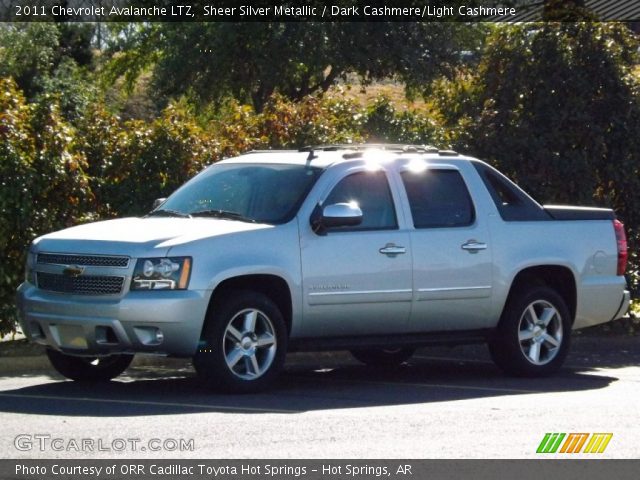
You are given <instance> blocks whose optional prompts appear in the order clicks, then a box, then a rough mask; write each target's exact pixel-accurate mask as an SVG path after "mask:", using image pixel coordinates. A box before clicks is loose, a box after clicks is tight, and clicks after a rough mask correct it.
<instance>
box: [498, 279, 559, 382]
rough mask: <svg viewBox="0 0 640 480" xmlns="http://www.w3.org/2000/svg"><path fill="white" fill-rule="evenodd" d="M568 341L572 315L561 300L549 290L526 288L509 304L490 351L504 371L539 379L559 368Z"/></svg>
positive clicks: (540, 287) (539, 287)
mask: <svg viewBox="0 0 640 480" xmlns="http://www.w3.org/2000/svg"><path fill="white" fill-rule="evenodd" d="M570 339H571V315H570V313H569V309H568V308H567V305H566V303H565V301H564V299H563V298H562V297H561V296H560V295H558V293H556V291H555V290H553V289H551V288H549V287H546V286H537V287H529V288H527V289H526V290H523V291H522V292H519V293H517V294H515V295H514V297H513V298H512V299H510V300H509V301H508V303H507V306H506V307H505V310H504V312H503V315H502V318H501V320H500V324H499V325H498V328H497V330H496V332H495V335H494V337H493V338H492V339H491V341H490V342H489V350H490V352H491V357H492V358H493V360H494V362H495V363H496V365H498V367H500V368H501V369H502V370H504V371H505V372H507V373H509V374H513V375H518V376H529V377H540V376H545V375H549V374H551V373H554V372H556V371H557V370H558V369H560V367H561V366H562V364H563V363H564V360H565V358H566V357H567V354H568V352H569V344H570Z"/></svg>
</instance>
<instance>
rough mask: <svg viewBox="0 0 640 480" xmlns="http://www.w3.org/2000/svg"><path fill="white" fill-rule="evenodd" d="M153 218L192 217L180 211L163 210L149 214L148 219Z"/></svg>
mask: <svg viewBox="0 0 640 480" xmlns="http://www.w3.org/2000/svg"><path fill="white" fill-rule="evenodd" d="M153 216H158V217H160V216H162V217H180V218H191V215H189V214H188V213H182V212H179V211H178V210H170V209H168V208H161V209H160V210H154V211H153V212H149V213H147V217H153Z"/></svg>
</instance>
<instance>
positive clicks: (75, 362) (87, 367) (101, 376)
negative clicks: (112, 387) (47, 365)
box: [47, 348, 133, 382]
mask: <svg viewBox="0 0 640 480" xmlns="http://www.w3.org/2000/svg"><path fill="white" fill-rule="evenodd" d="M47 356H48V357H49V361H50V362H51V365H53V368H55V369H56V370H57V371H58V373H60V374H61V375H63V376H65V377H67V378H70V379H71V380H75V381H77V382H107V381H109V380H111V379H112V378H115V377H117V376H118V375H120V374H121V373H122V372H124V371H125V370H126V369H127V367H128V366H129V365H130V364H131V361H132V360H133V355H125V354H120V355H110V356H108V357H93V358H91V357H76V356H74V355H66V354H64V353H61V352H58V351H57V350H53V349H51V348H48V349H47Z"/></svg>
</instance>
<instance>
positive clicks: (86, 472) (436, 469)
mask: <svg viewBox="0 0 640 480" xmlns="http://www.w3.org/2000/svg"><path fill="white" fill-rule="evenodd" d="M638 472H640V460H595V459H593V460H591V459H577V460H573V459H566V460H559V459H533V460H166V459H165V460H146V459H145V460H135V459H134V460H121V459H120V460H0V479H2V480H9V479H19V480H31V479H43V480H44V479H60V480H75V479H109V480H116V479H123V480H125V479H126V480H129V479H136V480H147V479H154V480H162V479H172V480H174V479H176V480H177V479H189V480H205V479H206V480H212V479H217V480H227V479H238V480H240V479H249V480H253V479H255V480H259V479H260V480H262V479H269V478H272V479H281V480H289V479H305V480H320V479H323V480H325V479H326V480H329V479H330V480H341V479H360V480H374V479H379V478H388V479H392V480H409V479H411V480H417V479H430V480H439V479H452V480H453V479H455V480H459V479H467V478H468V479H477V480H484V479H487V480H502V479H517V480H529V479H531V480H540V478H547V479H554V480H571V479H580V480H589V479H603V478H615V479H616V480H625V479H632V478H633V479H637V478H638Z"/></svg>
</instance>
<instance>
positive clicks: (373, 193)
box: [301, 170, 412, 337]
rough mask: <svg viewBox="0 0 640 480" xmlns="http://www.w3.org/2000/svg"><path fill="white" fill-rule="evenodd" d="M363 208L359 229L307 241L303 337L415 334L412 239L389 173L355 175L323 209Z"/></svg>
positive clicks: (337, 187)
mask: <svg viewBox="0 0 640 480" xmlns="http://www.w3.org/2000/svg"><path fill="white" fill-rule="evenodd" d="M345 202H356V203H357V204H358V206H359V207H360V209H361V210H362V212H363V220H362V223H361V224H360V225H359V226H357V227H341V228H334V229H330V230H328V231H326V232H324V233H323V234H322V235H318V234H316V233H313V232H312V231H310V230H306V229H303V232H304V233H302V235H301V237H302V238H301V254H302V278H303V279H304V280H303V292H304V325H303V330H304V332H303V336H325V337H326V336H345V335H375V334H384V333H391V332H394V333H398V332H402V331H406V329H407V327H408V319H409V311H410V307H411V299H412V285H411V283H412V279H411V252H410V248H409V241H410V238H409V233H408V232H406V231H402V230H400V229H399V227H398V220H397V212H396V208H395V202H394V200H393V196H392V193H391V190H390V188H389V182H388V179H387V175H386V173H385V172H384V171H383V170H377V171H366V170H363V171H357V172H355V173H350V174H348V175H347V176H345V177H344V178H342V179H341V180H340V181H338V182H337V184H336V185H335V186H334V187H333V188H332V190H331V193H330V194H329V195H328V196H327V198H326V200H324V201H323V202H322V206H326V205H331V204H335V203H345Z"/></svg>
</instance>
